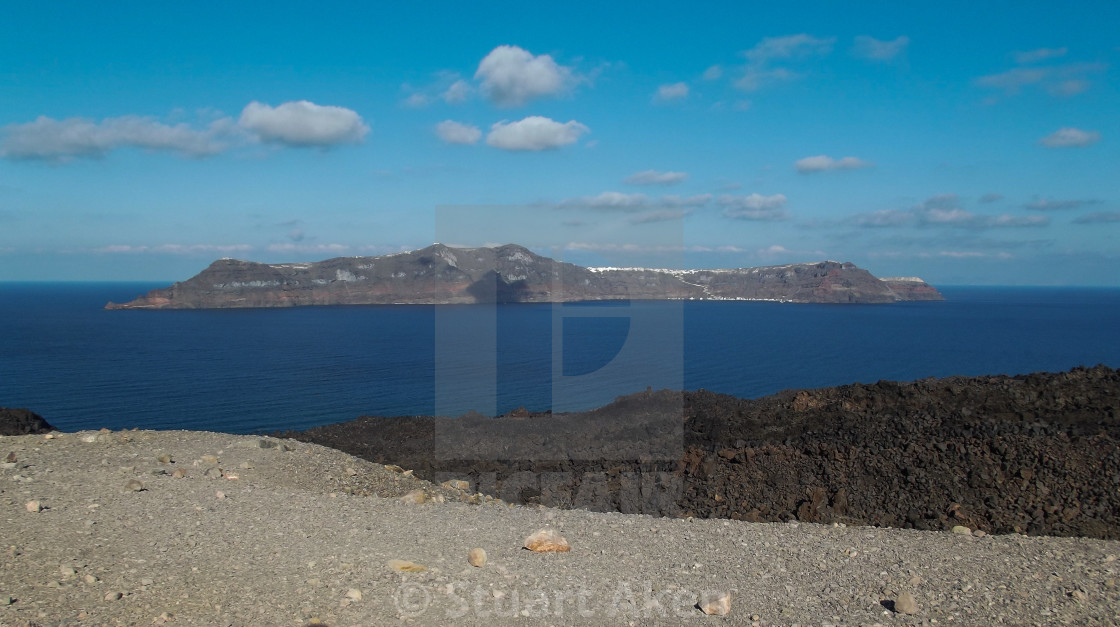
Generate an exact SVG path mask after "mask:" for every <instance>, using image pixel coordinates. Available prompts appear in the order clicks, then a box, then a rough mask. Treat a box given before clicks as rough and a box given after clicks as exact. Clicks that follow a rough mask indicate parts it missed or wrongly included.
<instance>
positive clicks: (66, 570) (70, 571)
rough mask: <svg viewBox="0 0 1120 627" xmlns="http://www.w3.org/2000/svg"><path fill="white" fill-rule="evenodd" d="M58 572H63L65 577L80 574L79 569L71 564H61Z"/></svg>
mask: <svg viewBox="0 0 1120 627" xmlns="http://www.w3.org/2000/svg"><path fill="white" fill-rule="evenodd" d="M58 572H59V573H61V574H62V576H63V577H73V576H74V575H77V574H78V571H76V570H74V569H73V568H71V567H69V566H59V567H58Z"/></svg>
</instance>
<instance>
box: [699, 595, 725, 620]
mask: <svg viewBox="0 0 1120 627" xmlns="http://www.w3.org/2000/svg"><path fill="white" fill-rule="evenodd" d="M698 605H699V606H700V611H701V612H704V613H705V614H707V615H709V616H713V615H714V616H726V615H727V614H728V613H729V612H730V611H731V593H730V592H721V593H718V594H714V595H711V596H708V597H706V598H702V599H700V603H699V604H698Z"/></svg>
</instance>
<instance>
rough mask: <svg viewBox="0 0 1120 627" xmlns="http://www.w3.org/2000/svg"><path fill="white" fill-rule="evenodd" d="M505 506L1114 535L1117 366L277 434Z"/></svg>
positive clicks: (1119, 531) (1119, 440)
mask: <svg viewBox="0 0 1120 627" xmlns="http://www.w3.org/2000/svg"><path fill="white" fill-rule="evenodd" d="M278 435H284V436H286V437H291V438H295V439H299V440H303V441H307V442H315V443H319V444H323V445H326V446H331V447H334V448H338V449H340V450H344V451H346V452H349V453H351V454H354V455H357V456H359V457H363V458H365V459H369V460H372V461H376V462H380V463H394V464H399V465H401V466H405V467H408V468H411V469H414V470H415V471H416V473H417V474H418V475H419V476H421V477H424V478H428V479H433V480H442V479H443V478H446V477H451V476H455V477H460V478H465V479H469V480H470V481H471V485H472V489H476V490H479V491H482V492H484V493H487V494H491V495H494V496H496V497H498V498H501V499H503V500H506V501H511V502H519V503H525V504H543V505H548V506H552V507H561V508H570V507H576V508H583V509H591V510H595V511H618V512H622V513H644V514H651V515H659V516H670V517H682V516H684V517H687V516H695V517H701V518H729V519H737V520H747V521H754V522H789V521H800V522H816V523H833V522H839V523H845V524H861V525H874V526H883V527H899V528H915V529H923V530H942V531H948V530H950V529H952V528H953V527H955V526H958V525H963V526H967V527H969V528H971V529H980V530H983V531H985V532H987V533H998V534H1007V533H1025V534H1029V535H1059V536H1084V537H1092V538H1102V539H1115V538H1120V371H1117V370H1114V369H1112V368H1108V367H1106V366H1097V367H1094V368H1075V369H1073V370H1071V371H1069V372H1062V373H1035V374H1030V375H1022V376H1015V377H1009V376H986V377H971V378H970V377H950V378H946V379H926V380H921V381H915V382H910V383H900V382H890V381H881V382H878V383H875V384H869V385H866V384H855V385H847V386H842V387H836V388H826V389H819V390H792V391H787V392H783V393H780V394H776V395H773V396H768V397H765V398H760V399H756V400H745V399H739V398H735V397H731V396H726V395H721V394H715V393H712V392H707V391H703V390H701V391H695V392H683V393H681V392H670V391H661V392H644V393H640V394H635V395H631V396H627V397H621V398H619V399H618V400H616V401H615V402H614V403H612V404H610V405H608V406H605V407H602V408H599V409H596V410H593V411H589V412H582V413H576V414H565V415H552V414H548V413H532V412H528V411H524V410H520V411H517V412H513V413H512V414H510V415H507V416H503V417H499V418H486V417H481V416H474V417H471V416H466V417H460V418H456V419H449V418H433V417H430V416H419V417H417V416H412V417H395V418H380V417H363V418H360V419H357V420H354V421H350V422H345V423H340V424H335V425H326V426H323V427H317V428H314V429H309V430H307V431H304V432H287V433H283V434H278Z"/></svg>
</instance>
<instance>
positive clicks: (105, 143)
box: [0, 115, 236, 161]
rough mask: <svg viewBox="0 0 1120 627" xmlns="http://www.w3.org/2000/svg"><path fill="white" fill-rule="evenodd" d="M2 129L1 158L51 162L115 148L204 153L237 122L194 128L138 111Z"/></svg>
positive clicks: (218, 146)
mask: <svg viewBox="0 0 1120 627" xmlns="http://www.w3.org/2000/svg"><path fill="white" fill-rule="evenodd" d="M0 130H2V132H3V139H2V140H0V156H2V157H4V158H8V159H44V160H48V161H68V160H70V159H73V158H75V157H88V158H99V157H104V156H105V155H107V154H108V153H110V152H112V151H113V150H116V149H117V148H128V147H130V148H141V149H144V150H164V151H169V152H177V153H179V154H182V155H185V156H188V157H205V156H209V155H213V154H217V153H219V152H221V151H223V150H225V149H226V147H227V142H226V141H225V140H227V139H230V138H231V137H233V136H235V135H236V129H235V128H234V126H233V121H232V120H230V119H229V118H222V119H219V120H215V121H213V122H211V123H210V124H209V125H207V126H206V127H204V128H201V129H195V128H192V127H191V126H189V125H187V124H182V123H181V124H174V125H171V124H165V123H163V122H159V121H157V120H155V119H152V118H148V117H140V116H135V115H126V116H122V117H118V118H105V119H104V120H101V121H100V122H95V121H93V120H87V119H85V118H67V119H65V120H55V119H53V118H49V117H45V116H40V117H39V118H37V119H36V120H35V121H34V122H28V123H26V124H11V125H9V126H5V127H4V128H3V129H0Z"/></svg>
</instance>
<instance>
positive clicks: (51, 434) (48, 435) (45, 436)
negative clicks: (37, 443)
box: [43, 433, 54, 440]
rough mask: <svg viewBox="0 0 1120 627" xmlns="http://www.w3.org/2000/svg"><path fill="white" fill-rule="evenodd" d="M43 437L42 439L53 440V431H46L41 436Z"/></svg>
mask: <svg viewBox="0 0 1120 627" xmlns="http://www.w3.org/2000/svg"><path fill="white" fill-rule="evenodd" d="M43 439H44V440H53V439H54V434H53V433H48V434H46V435H44V436H43Z"/></svg>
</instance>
